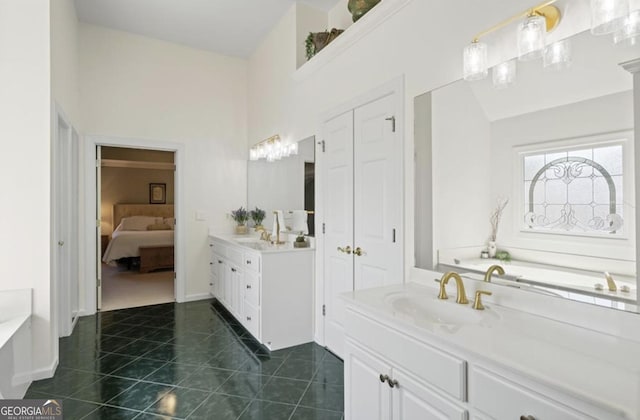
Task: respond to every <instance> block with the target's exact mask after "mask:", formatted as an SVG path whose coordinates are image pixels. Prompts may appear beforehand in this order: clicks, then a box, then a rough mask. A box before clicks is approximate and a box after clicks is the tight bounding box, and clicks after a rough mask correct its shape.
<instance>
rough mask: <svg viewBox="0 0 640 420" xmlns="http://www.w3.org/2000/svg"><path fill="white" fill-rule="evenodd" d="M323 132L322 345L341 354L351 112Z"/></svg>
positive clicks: (348, 284) (349, 235)
mask: <svg viewBox="0 0 640 420" xmlns="http://www.w3.org/2000/svg"><path fill="white" fill-rule="evenodd" d="M323 131H324V141H325V147H326V151H325V153H324V154H323V160H324V163H323V166H322V168H323V172H322V175H323V179H324V180H325V182H326V185H325V186H324V188H323V191H324V208H325V227H326V232H325V235H324V279H325V283H324V303H325V307H326V314H325V318H324V322H325V345H326V346H327V347H328V348H329V349H331V350H332V351H333V352H334V353H336V354H337V355H338V356H342V353H343V350H344V333H343V325H342V323H343V322H344V304H343V303H342V301H341V300H340V299H339V298H338V295H339V294H340V293H343V292H348V291H351V290H353V255H352V254H351V252H349V253H346V252H341V251H339V250H338V248H342V249H345V248H346V247H347V246H348V247H350V248H353V112H351V111H350V112H347V113H345V114H342V115H340V116H338V117H336V118H334V119H332V120H331V121H328V122H327V123H325V125H324V129H323Z"/></svg>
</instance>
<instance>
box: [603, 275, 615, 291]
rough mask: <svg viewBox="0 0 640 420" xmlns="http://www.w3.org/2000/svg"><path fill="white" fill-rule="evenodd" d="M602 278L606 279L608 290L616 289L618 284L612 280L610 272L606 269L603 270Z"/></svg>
mask: <svg viewBox="0 0 640 420" xmlns="http://www.w3.org/2000/svg"><path fill="white" fill-rule="evenodd" d="M604 278H605V279H607V287H608V288H609V291H610V292H615V291H617V290H618V286H616V282H615V281H614V280H613V277H612V276H611V274H609V272H608V271H605V272H604Z"/></svg>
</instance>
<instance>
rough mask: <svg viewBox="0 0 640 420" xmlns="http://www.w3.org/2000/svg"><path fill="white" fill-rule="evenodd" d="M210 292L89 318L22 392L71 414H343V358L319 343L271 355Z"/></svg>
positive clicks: (207, 418)
mask: <svg viewBox="0 0 640 420" xmlns="http://www.w3.org/2000/svg"><path fill="white" fill-rule="evenodd" d="M218 309H219V306H217V305H216V304H214V303H213V302H212V301H211V300H206V301H198V302H189V303H170V304H164V305H156V306H149V307H146V308H134V309H125V310H119V311H111V312H102V313H99V314H98V315H94V316H87V317H82V318H80V320H79V321H78V324H77V325H76V328H75V330H74V331H73V334H72V335H71V336H69V337H65V338H61V339H60V363H59V366H58V369H57V370H56V374H55V376H54V377H53V378H51V379H45V380H41V381H36V382H34V383H33V384H32V385H31V387H30V388H29V390H28V391H27V395H26V396H25V398H34V399H50V398H52V397H55V398H57V399H58V401H60V400H62V407H63V412H64V418H65V419H67V420H72V419H84V420H88V419H137V420H146V419H189V420H191V419H196V420H198V419H202V420H252V419H254V420H258V419H259V420H342V419H343V413H342V412H343V410H344V408H343V407H344V400H343V363H342V361H341V360H340V359H338V358H336V357H335V356H334V355H332V354H331V353H329V352H328V351H326V350H325V349H324V348H322V347H320V346H318V345H317V344H315V343H308V344H303V345H300V346H296V347H291V348H287V349H283V350H278V351H275V352H272V353H271V354H269V353H268V352H266V351H265V350H263V349H262V348H261V347H260V346H259V345H258V343H257V342H256V341H255V340H254V339H253V338H251V337H250V336H249V334H248V333H247V332H246V330H244V328H242V326H240V324H238V323H237V321H235V320H234V319H233V318H231V317H229V315H228V314H227V313H226V312H225V311H224V309H220V310H218Z"/></svg>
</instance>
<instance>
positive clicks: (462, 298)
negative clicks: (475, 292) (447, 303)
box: [438, 271, 469, 305]
mask: <svg viewBox="0 0 640 420" xmlns="http://www.w3.org/2000/svg"><path fill="white" fill-rule="evenodd" d="M452 277H453V279H454V280H455V281H456V289H457V291H458V296H457V297H456V303H461V304H463V305H466V304H467V303H469V300H467V294H466V292H465V290H464V283H463V282H462V277H460V274H458V273H456V272H455V271H449V272H448V273H445V275H444V276H442V279H440V293H439V294H438V299H449V296H447V291H446V290H445V287H446V286H447V283H449V279H451V278H452Z"/></svg>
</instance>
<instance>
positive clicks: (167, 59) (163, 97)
mask: <svg viewBox="0 0 640 420" xmlns="http://www.w3.org/2000/svg"><path fill="white" fill-rule="evenodd" d="M292 45H293V44H292ZM294 54H295V51H294ZM291 63H292V65H293V63H295V59H293V60H292V61H291ZM80 80H81V84H80V91H81V94H80V103H81V104H82V121H83V127H84V130H85V133H87V134H95V135H104V136H115V137H129V138H143V139H153V140H156V141H167V142H172V143H177V144H180V145H183V147H184V151H185V158H184V161H185V162H186V165H185V168H184V182H183V184H184V185H183V187H184V192H183V197H184V210H185V214H186V226H184V227H183V228H184V229H186V237H185V239H186V241H185V242H186V250H185V252H186V254H185V255H186V261H185V262H186V272H185V274H186V295H187V299H189V297H190V296H192V297H194V296H199V295H204V294H206V293H207V290H208V279H207V276H208V270H209V267H208V265H207V252H208V247H207V233H208V228H209V227H211V228H213V229H214V230H219V231H225V232H226V231H228V232H230V231H231V229H232V226H233V225H232V222H231V220H230V219H229V218H228V217H227V215H228V213H229V212H230V211H231V210H232V209H235V208H238V207H240V206H241V205H243V206H246V191H247V189H246V188H247V163H246V162H247V157H248V146H247V128H246V125H247V65H246V61H245V60H241V59H237V58H231V57H226V56H222V55H218V54H214V53H211V52H206V51H202V50H196V49H192V48H188V47H184V46H180V45H177V44H171V43H168V42H164V41H159V40H154V39H150V38H146V37H142V36H138V35H133V34H129V33H125V32H120V31H114V30H110V29H106V28H102V27H97V26H92V25H86V24H81V25H80ZM196 211H203V212H205V214H206V221H196V220H195V214H196Z"/></svg>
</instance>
